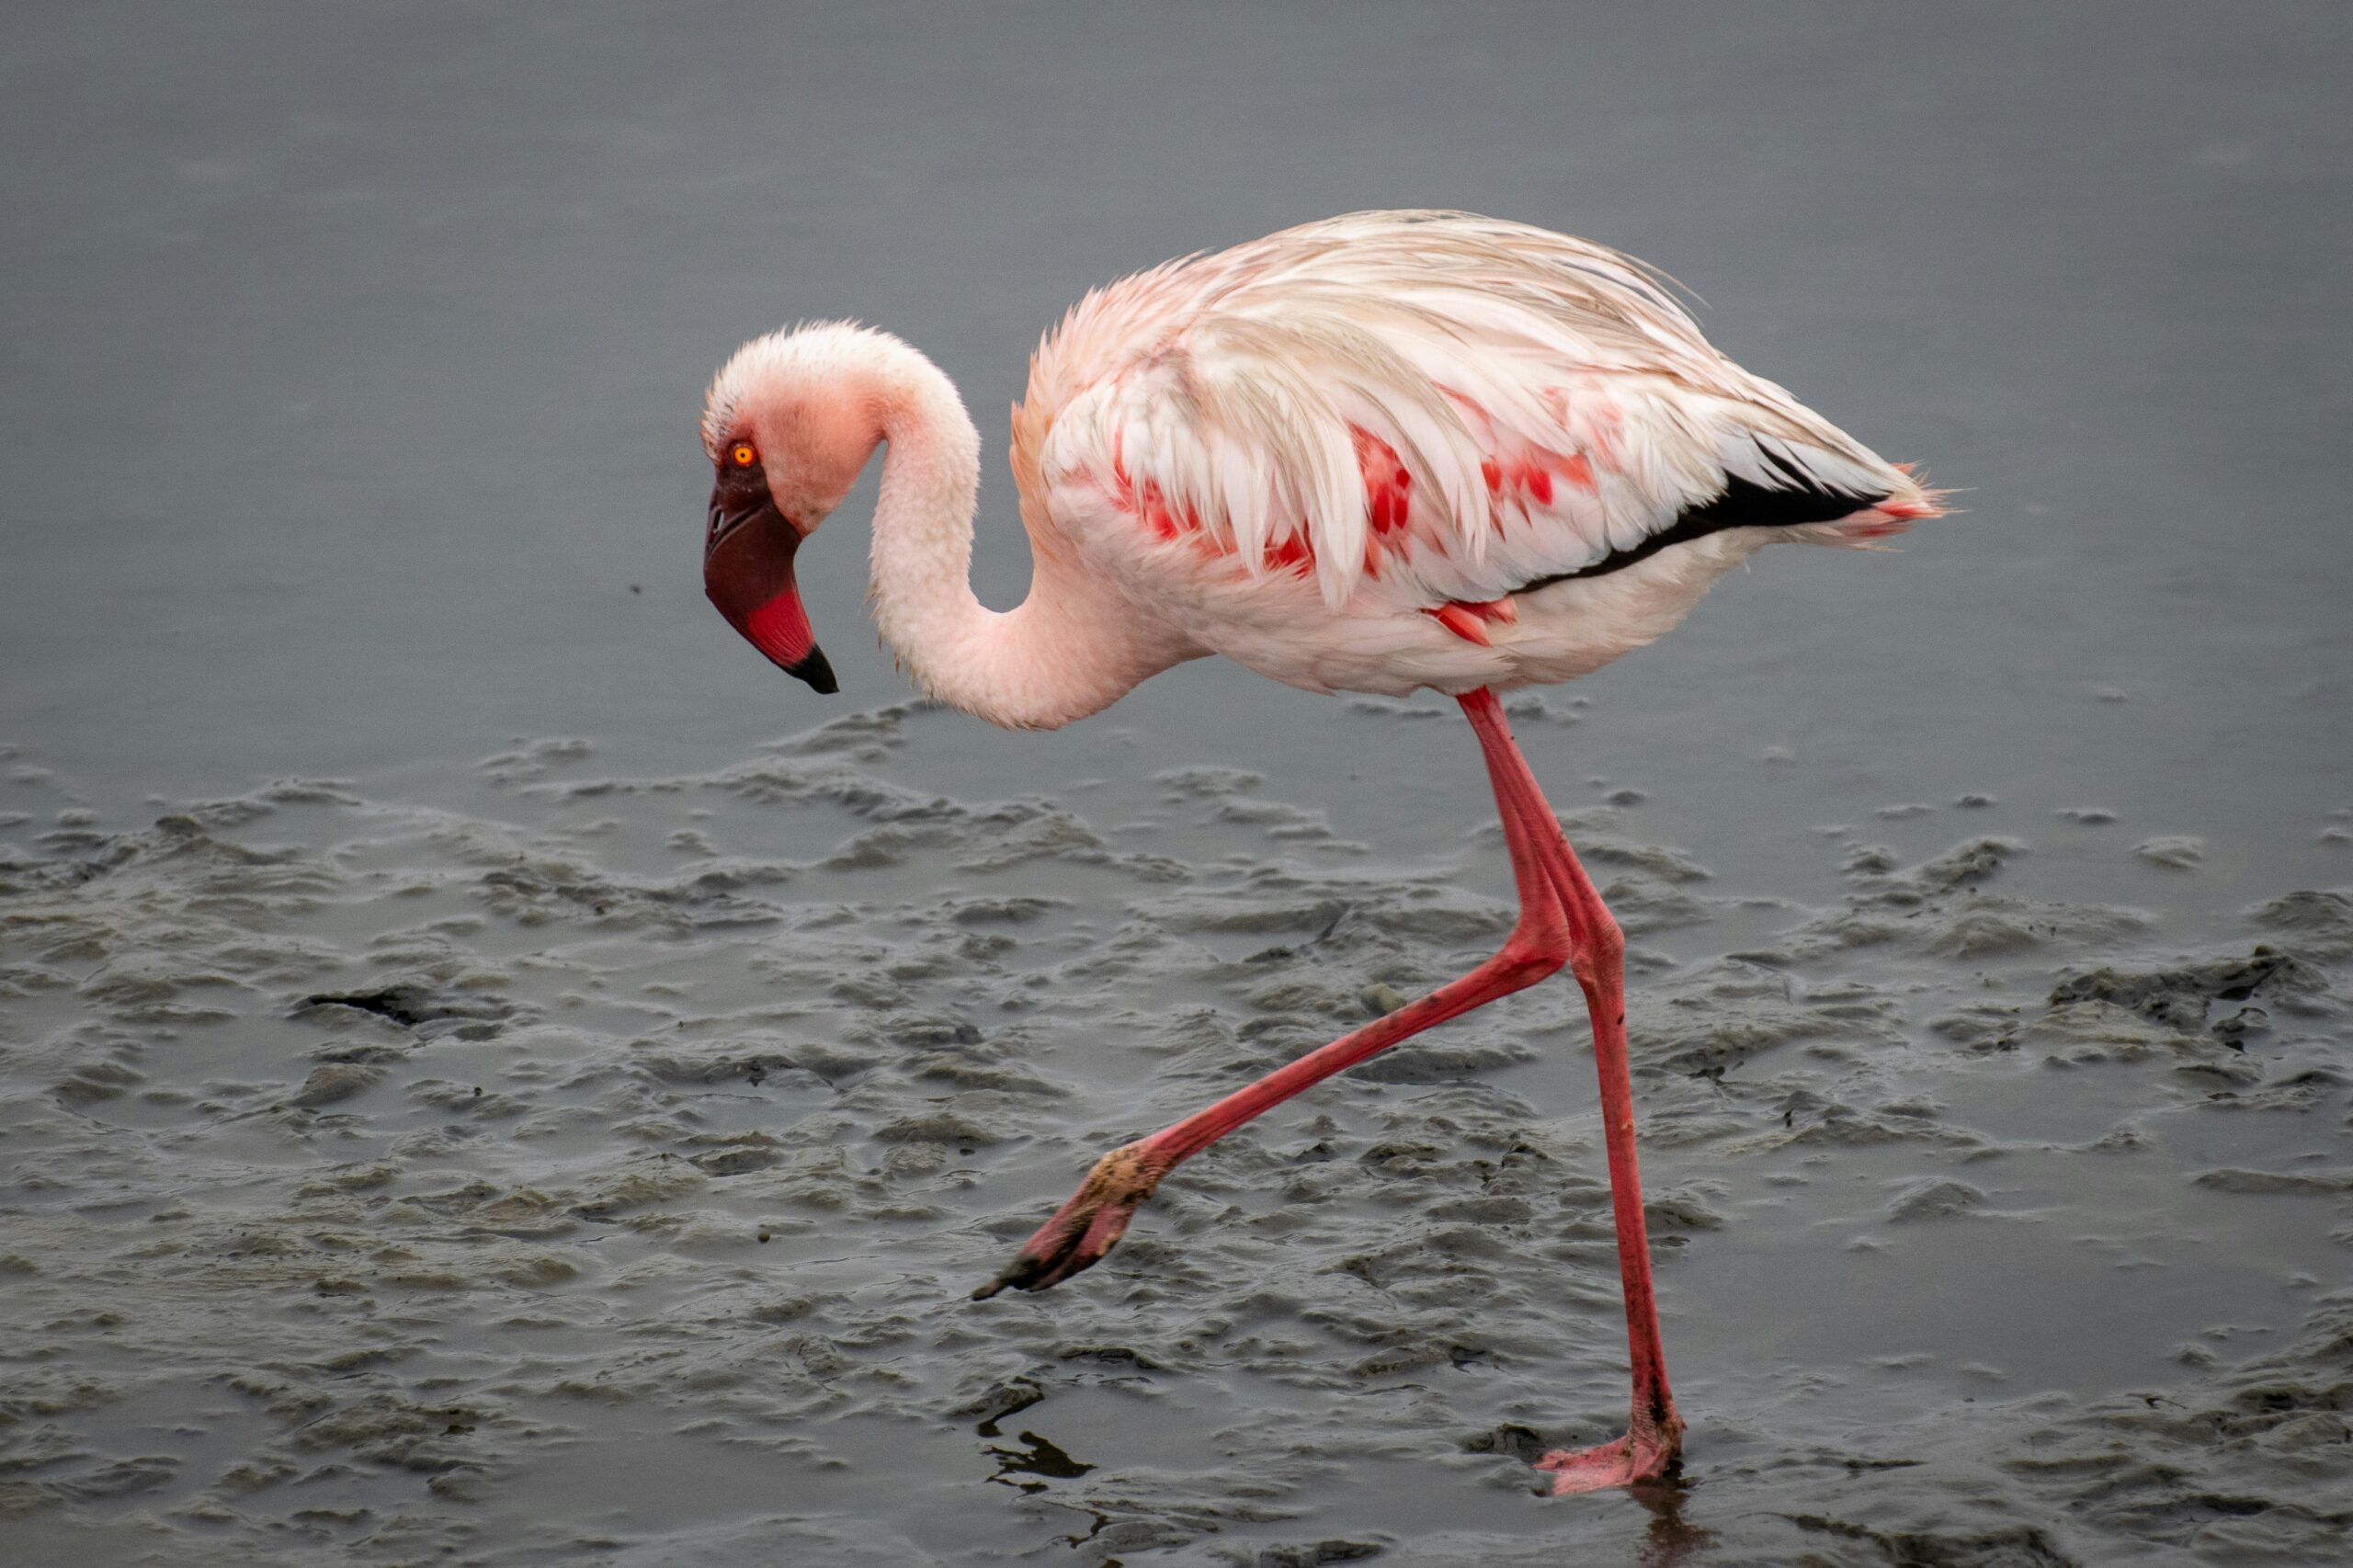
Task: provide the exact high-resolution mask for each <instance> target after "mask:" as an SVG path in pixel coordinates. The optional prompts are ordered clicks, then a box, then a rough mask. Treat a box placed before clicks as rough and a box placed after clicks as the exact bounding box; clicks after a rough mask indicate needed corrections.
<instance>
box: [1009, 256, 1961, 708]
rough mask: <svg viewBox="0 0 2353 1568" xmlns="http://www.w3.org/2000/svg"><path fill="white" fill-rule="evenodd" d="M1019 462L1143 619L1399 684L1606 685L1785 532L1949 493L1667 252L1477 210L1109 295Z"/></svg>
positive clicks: (1062, 330) (1824, 529)
mask: <svg viewBox="0 0 2353 1568" xmlns="http://www.w3.org/2000/svg"><path fill="white" fill-rule="evenodd" d="M1014 472H1015V476H1016V479H1017V482H1018V483H1019V486H1020V489H1021V492H1022V497H1023V519H1024V521H1025V523H1026V524H1027V525H1028V527H1029V532H1030V535H1031V538H1032V540H1033V541H1034V542H1035V543H1036V545H1037V547H1038V548H1039V549H1040V550H1041V551H1072V552H1075V553H1076V554H1077V555H1078V556H1080V557H1081V558H1082V559H1083V560H1084V561H1085V562H1086V564H1087V568H1088V572H1089V574H1090V576H1091V577H1092V578H1093V579H1095V580H1097V581H1099V582H1103V583H1108V584H1111V585H1116V586H1117V588H1118V590H1119V591H1120V593H1121V594H1122V595H1123V596H1125V597H1126V598H1127V599H1128V600H1129V601H1131V604H1132V606H1133V607H1134V608H1135V609H1136V610H1138V611H1141V612H1142V613H1145V614H1150V615H1154V616H1158V617H1161V618H1163V619H1167V620H1169V621H1171V622H1174V623H1176V624H1181V625H1182V626H1183V627H1185V628H1186V629H1187V630H1188V633H1189V635H1190V636H1191V637H1192V638H1193V639H1194V640H1195V641H1197V642H1199V644H1200V645H1201V647H1202V648H1203V649H1204V650H1205V651H1208V652H1213V653H1223V654H1225V655H1227V656H1228V657H1231V658H1233V659H1235V660H1236V661H1238V662H1240V663H1242V664H1244V665H1248V666H1250V667H1251V668H1253V669H1256V670H1257V671H1259V672H1260V673H1262V674H1265V675H1267V676H1272V677H1274V678H1275V679H1278V680H1281V681H1284V682H1287V683H1289V684H1290V685H1293V686H1299V687H1306V688H1308V689H1311V690H1318V691H1328V690H1333V689H1348V690H1362V691H1375V692H1382V693H1388V694H1392V695H1394V694H1401V693H1404V692H1405V691H1409V690H1412V689H1414V688H1415V687H1423V686H1427V687H1434V688H1436V689H1438V690H1440V691H1445V692H1448V693H1449V694H1459V693H1461V692H1463V691H1467V690H1472V689H1475V688H1477V687H1496V688H1508V687H1517V686H1522V685H1528V684H1531V683H1543V682H1553V681H1561V680H1566V679H1570V678H1573V677H1574V676H1580V675H1585V674H1587V673H1589V672H1591V671H1592V670H1594V669H1596V668H1597V667H1599V666H1600V665H1604V664H1607V663H1608V662H1609V661H1610V660H1611V659H1614V658H1616V657H1618V656H1619V655H1620V654H1622V653H1626V652H1628V651H1629V650H1631V649H1632V648H1635V647H1638V646H1641V645H1642V644H1643V643H1645V642H1650V641H1651V640H1653V639H1654V638H1655V637H1657V636H1658V635H1660V634H1661V633H1662V632H1664V631H1667V630H1668V629H1669V628H1671V627H1672V626H1673V625H1674V624H1675V623H1676V622H1677V620H1679V619H1681V618H1682V616H1683V615H1684V614H1685V613H1686V612H1687V611H1688V609H1689V608H1690V607H1691V605H1692V604H1693V603H1694V602H1695V601H1696V600H1697V599H1698V597H1699V595H1700V594H1702V593H1704V592H1705V591H1706V589H1707V588H1708V586H1709V585H1711V584H1712V583H1713V582H1714V581H1715V579H1716V578H1717V577H1718V576H1720V575H1721V574H1722V573H1723V572H1724V571H1726V570H1727V569H1729V568H1730V567H1732V566H1733V565H1735V564H1737V563H1738V562H1741V561H1742V560H1744V559H1745V558H1746V557H1747V556H1748V555H1749V554H1750V553H1751V552H1752V551H1755V550H1756V549H1757V548H1759V547H1760V546H1762V545H1764V544H1766V543H1768V542H1770V541H1772V540H1777V539H1797V540H1807V541H1810V542H1816V543H1824V544H1844V545H1867V544H1869V543H1870V542H1872V541H1874V540H1879V539H1882V538H1884V537H1886V536H1887V535H1889V534H1892V533H1895V532H1900V531H1902V530H1903V529H1904V528H1906V527H1908V526H1909V524H1910V522H1911V521H1912V520H1913V519H1914V518H1916V517H1923V516H1926V515H1927V514H1928V513H1930V512H1931V511H1933V510H1934V501H1933V499H1932V498H1931V497H1930V495H1929V494H1927V492H1926V491H1924V490H1923V489H1922V488H1921V487H1920V486H1919V485H1918V484H1917V483H1915V482H1914V481H1913V480H1912V478H1911V477H1910V476H1909V475H1907V474H1906V473H1904V472H1902V471H1901V470H1898V469H1896V468H1894V467H1893V466H1892V465H1890V464H1889V463H1887V462H1885V461H1883V460H1881V459H1880V458H1878V457H1876V456H1874V455H1873V454H1872V453H1871V452H1870V451H1869V450H1867V449H1864V448H1863V447H1861V446H1860V445H1859V444H1858V443H1857V442H1856V441H1854V440H1853V439H1852V438H1851V437H1847V436H1846V435H1845V434H1843V433H1842V432H1840V431H1839V430H1838V429H1837V428H1836V427H1835V426H1832V425H1831V424H1830V423H1829V422H1828V421H1826V420H1824V419H1823V418H1822V417H1821V416H1820V415H1816V414H1814V413H1813V411H1812V410H1810V409H1807V408H1806V407H1804V406H1803V405H1802V404H1801V403H1798V402H1797V401H1796V400H1795V399H1794V398H1792V397H1791V396H1790V394H1789V393H1788V392H1785V391H1783V390H1782V389H1781V388H1779V387H1778V386H1775V385H1774V384H1773V383H1771V382H1769V381H1763V380H1761V379H1759V378H1757V377H1755V376H1752V375H1750V374H1748V373H1747V372H1746V371H1745V370H1743V369H1740V368H1739V367H1738V366H1736V365H1734V364H1733V363H1732V362H1731V361H1730V360H1728V359H1726V358H1723V357H1722V355H1720V354H1718V353H1717V352H1716V351H1715V350H1714V349H1713V348H1712V347H1710V346H1709V345H1708V343H1707V342H1706V340H1705V339H1704V338H1702V337H1701V336H1700V335H1699V330H1698V328H1697V327H1696V326H1695V325H1694V324H1693V323H1692V321H1691V319H1690V317H1689V316H1688V314H1686V313H1685V312H1683V311H1681V310H1680V309H1679V308H1677V305H1676V304H1675V302H1674V301H1673V300H1672V298H1671V297H1670V296H1669V295H1668V294H1667V293H1666V292H1665V290H1664V288H1663V287H1661V285H1660V283H1659V281H1658V280H1657V278H1655V276H1654V274H1652V273H1650V272H1649V271H1647V270H1646V269H1644V268H1643V267H1642V266H1641V264H1639V263H1637V262H1635V261H1633V260H1631V258H1628V257H1626V256H1620V255H1619V254H1618V253H1616V252H1614V251H1609V250H1606V249H1604V248H1602V247H1600V246H1598V245H1594V244H1587V243H1586V242H1584V241H1581V240H1574V239H1571V238H1568V237H1567V236H1564V235H1561V234H1555V233H1548V232H1547V231H1544V230H1541V229H1536V228H1530V227H1529V226H1527V225H1524V224H1518V223H1506V222H1496V221H1494V220H1490V219H1483V218H1474V217H1469V216H1466V215H1461V214H1449V213H1395V212H1376V213H1361V214H1357V215H1353V216H1349V217H1343V218H1336V219H1331V220H1328V221H1326V222H1320V223H1313V224H1308V225H1306V226H1304V227H1302V228H1297V229H1292V230H1289V231H1286V232H1285V233H1279V234H1275V235H1272V236H1270V237H1268V238H1267V239H1263V240H1259V241H1256V242H1255V243H1253V244H1245V245H1242V246H1238V247H1236V248H1234V249H1233V250H1230V251H1226V252H1222V253H1221V254H1218V255H1215V256H1206V257H1199V258H1196V259H1193V260H1189V261H1183V262H1176V263H1172V264H1171V265H1169V266H1167V267H1161V268H1159V269H1157V270H1155V271H1153V272H1148V273H1145V274H1142V275H1141V276H1139V277H1136V278H1129V279H1127V280H1125V281H1123V282H1121V283H1118V284H1114V285H1112V286H1111V287H1109V288H1108V289H1106V290H1101V291H1099V292H1097V293H1096V294H1093V295H1090V296H1089V297H1088V298H1087V299H1086V301H1084V302H1082V303H1081V304H1080V305H1079V306H1078V307H1077V308H1076V309H1075V310H1074V311H1073V312H1071V314H1070V316H1069V317H1068V318H1067V319H1066V320H1065V321H1064V322H1063V324H1062V325H1061V326H1060V327H1059V328H1058V329H1057V330H1056V331H1055V332H1054V333H1053V334H1052V335H1051V336H1050V337H1049V338H1048V339H1047V340H1046V342H1045V343H1044V344H1043V345H1042V346H1041V347H1040V350H1039V353H1038V355H1037V357H1036V358H1035V359H1034V360H1033V362H1032V369H1031V374H1030V382H1029V395H1028V397H1027V399H1026V400H1025V402H1024V403H1023V404H1022V405H1021V406H1020V407H1019V408H1017V410H1016V411H1015V414H1014ZM1728 499H1729V500H1731V501H1732V502H1733V503H1735V504H1732V505H1727V504H1726V503H1727V500H1728ZM1695 523H1696V525H1697V526H1693V525H1694V524H1695ZM1450 606H1461V607H1472V613H1471V614H1470V615H1468V616H1464V617H1450V616H1449V615H1448V614H1447V613H1446V611H1447V609H1448V608H1449V607H1450Z"/></svg>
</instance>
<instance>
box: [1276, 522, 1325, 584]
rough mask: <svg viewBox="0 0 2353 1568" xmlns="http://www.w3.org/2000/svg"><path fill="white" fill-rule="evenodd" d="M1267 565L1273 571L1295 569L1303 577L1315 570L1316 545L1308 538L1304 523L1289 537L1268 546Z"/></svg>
mask: <svg viewBox="0 0 2353 1568" xmlns="http://www.w3.org/2000/svg"><path fill="white" fill-rule="evenodd" d="M1267 568H1268V569H1269V570H1271V571H1276V572H1283V571H1295V572H1297V573H1299V574H1300V575H1301V576H1302V577H1304V576H1309V575H1312V574H1313V573H1314V571H1315V547H1314V546H1313V544H1310V543H1309V542H1308V540H1307V529H1306V527H1305V526H1304V525H1302V526H1301V528H1299V529H1298V530H1297V531H1296V532H1294V533H1293V534H1291V536H1290V538H1288V539H1285V540H1279V542H1277V543H1273V544H1269V545H1268V546H1267Z"/></svg>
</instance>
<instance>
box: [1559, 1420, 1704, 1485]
mask: <svg viewBox="0 0 2353 1568" xmlns="http://www.w3.org/2000/svg"><path fill="white" fill-rule="evenodd" d="M1682 1449H1683V1445H1682V1443H1681V1441H1680V1440H1679V1437H1678V1438H1677V1439H1662V1438H1661V1437H1658V1436H1657V1435H1656V1434H1653V1433H1632V1432H1630V1433H1628V1434H1627V1435H1626V1436H1625V1437H1620V1438H1618V1439H1617V1440H1615V1441H1614V1442H1608V1443H1603V1444H1601V1445H1599V1446H1598V1447H1597V1448H1590V1449H1554V1450H1552V1452H1551V1453H1549V1454H1546V1455H1545V1456H1544V1457H1543V1458H1542V1459H1540V1460H1537V1461H1536V1468H1537V1469H1539V1470H1540V1471H1549V1472H1550V1473H1551V1475H1552V1495H1553V1496H1555V1497H1565V1496H1567V1495H1569V1494H1571V1493H1575V1492H1600V1491H1603V1490H1605V1489H1607V1488H1608V1487H1612V1486H1640V1485H1643V1484H1644V1483H1650V1482H1657V1481H1666V1480H1669V1479H1671V1478H1672V1477H1673V1476H1674V1475H1675V1473H1676V1472H1677V1471H1678V1470H1680V1469H1681V1468H1682V1459H1681V1454H1682Z"/></svg>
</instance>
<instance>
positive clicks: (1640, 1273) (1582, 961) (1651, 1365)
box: [1461, 691, 1683, 1494]
mask: <svg viewBox="0 0 2353 1568" xmlns="http://www.w3.org/2000/svg"><path fill="white" fill-rule="evenodd" d="M1461 700H1462V708H1463V711H1464V712H1465V713H1467V714H1469V715H1470V718H1471V723H1472V727H1473V728H1474V729H1476V730H1477V731H1478V732H1479V738H1480V741H1481V743H1482V744H1483V746H1484V747H1485V749H1486V753H1487V756H1488V758H1489V761H1490V765H1491V767H1495V770H1496V774H1497V778H1496V797H1497V799H1498V800H1499V801H1501V802H1502V805H1503V810H1504V812H1506V815H1509V814H1510V813H1513V812H1518V813H1519V815H1520V818H1521V823H1522V827H1523V831H1524V832H1525V833H1526V835H1527V836H1528V840H1529V843H1530V844H1531V845H1533V846H1535V850H1536V854H1537V856H1538V858H1540V860H1541V861H1542V862H1543V864H1544V866H1545V869H1546V870H1547V871H1548V872H1549V873H1550V874H1551V876H1552V880H1553V885H1554V887H1555V888H1556V889H1557V890H1558V891H1559V892H1560V895H1561V899H1562V903H1563V910H1564V912H1565V913H1566V915H1567V916H1568V920H1569V940H1570V946H1571V958H1570V960H1569V961H1570V969H1571V972H1573V973H1574V975H1575V976H1576V980H1577V985H1578V987H1579V988H1580V989H1581V990H1583V991H1584V992H1585V999H1586V1012H1587V1013H1588V1015H1589V1016H1590V1017H1591V1018H1592V1021H1593V1056H1594V1064H1595V1066H1596V1068H1597V1070H1598V1072H1599V1074H1600V1077H1601V1117H1602V1139H1603V1142H1604V1144H1605V1146H1606V1147H1607V1149H1608V1158H1609V1197H1610V1203H1611V1206H1612V1207H1613V1208H1614V1209H1615V1210H1616V1214H1617V1221H1618V1271H1619V1277H1620V1279H1621V1280H1622V1282H1623V1284H1624V1287H1625V1293H1626V1343H1627V1350H1628V1358H1629V1360H1630V1361H1631V1364H1632V1368H1633V1382H1634V1391H1633V1392H1634V1398H1633V1414H1632V1417H1631V1421H1630V1422H1629V1424H1628V1426H1627V1432H1626V1436H1624V1437H1620V1438H1619V1439H1617V1440H1616V1441H1615V1442H1610V1443H1604V1444H1602V1445H1601V1446H1600V1447H1598V1448H1593V1449H1581V1450H1575V1451H1572V1450H1568V1449H1562V1450H1560V1451H1557V1452H1554V1453H1550V1454H1547V1455H1545V1456H1544V1457H1543V1458H1542V1459H1540V1460H1537V1468H1539V1469H1540V1470H1547V1471H1552V1473H1553V1484H1552V1489H1553V1491H1554V1493H1555V1494H1559V1493H1563V1492H1589V1491H1594V1490H1597V1489H1598V1488H1601V1487H1605V1486H1624V1485H1628V1484H1630V1483H1635V1482H1642V1481H1654V1480H1657V1479H1660V1478H1662V1477H1664V1476H1665V1475H1666V1474H1668V1473H1669V1472H1670V1471H1673V1470H1674V1469H1675V1468H1676V1465H1677V1456H1678V1455H1679V1454H1680V1453H1681V1451H1682V1447H1683V1418H1682V1416H1680V1415H1677V1413H1676V1409H1675V1395H1674V1392H1672V1391H1671V1390H1670V1389H1669V1388H1668V1386H1667V1381H1666V1353H1665V1349H1664V1347H1663V1346H1661V1345H1660V1342H1659V1332H1658V1298H1657V1294H1656V1292H1655V1290H1654V1288H1653V1286H1652V1283H1651V1251H1650V1235H1649V1229H1648V1226H1647V1225H1646V1224H1645V1222H1644V1221H1643V1178H1642V1173H1641V1171H1640V1169H1639V1168H1638V1166H1637V1164H1636V1160H1635V1155H1634V1086H1633V1079H1632V1077H1631V1074H1630V1073H1629V1072H1628V1070H1627V1060H1626V992H1625V953H1626V939H1625V937H1624V936H1623V935H1622V934H1620V931H1619V929H1618V922H1617V921H1616V920H1615V919H1613V918H1612V917H1611V915H1610V914H1609V910H1608V905H1606V904H1604V903H1602V901H1601V894H1600V892H1598V891H1597V890H1596V889H1595V887H1594V885H1593V881H1592V879H1590V878H1588V877H1587V876H1586V873H1585V868H1584V867H1583V866H1582V865H1580V864H1579V863H1578V861H1577V857H1576V851H1575V850H1574V849H1572V848H1570V847H1569V840H1568V835H1566V834H1564V833H1563V832H1562V831H1561V823H1560V819H1559V818H1558V817H1557V816H1555V815H1554V814H1553V812H1552V807H1551V806H1550V805H1549V804H1547V803H1546V801H1545V800H1544V794H1543V791H1542V790H1540V789H1539V788H1538V787H1537V783H1536V777H1535V775H1534V774H1532V773H1530V772H1529V768H1528V763H1527V759H1526V758H1524V757H1522V756H1520V754H1519V747H1518V745H1517V744H1514V743H1513V741H1512V738H1511V731H1510V729H1509V727H1508V726H1506V723H1505V722H1504V715H1503V708H1502V705H1501V704H1499V703H1498V702H1496V700H1495V694H1494V693H1493V692H1488V691H1477V692H1472V694H1471V695H1469V696H1467V697H1465V698H1463V699H1461Z"/></svg>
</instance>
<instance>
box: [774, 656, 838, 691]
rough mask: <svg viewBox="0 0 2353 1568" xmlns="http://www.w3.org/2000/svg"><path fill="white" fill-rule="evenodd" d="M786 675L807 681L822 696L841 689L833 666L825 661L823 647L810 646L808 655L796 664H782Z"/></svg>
mask: <svg viewBox="0 0 2353 1568" xmlns="http://www.w3.org/2000/svg"><path fill="white" fill-rule="evenodd" d="M784 673H785V674H786V675H789V676H794V677H795V678H797V679H800V680H805V681H807V682H808V683H809V686H810V688H811V689H812V690H813V691H816V692H818V693H819V694H820V695H822V696H825V697H831V696H833V695H834V693H835V692H837V691H839V690H841V688H842V686H841V682H839V681H837V680H835V678H834V666H833V665H829V664H827V663H826V662H825V651H824V649H823V648H812V649H810V650H809V653H808V656H807V657H806V658H804V659H802V660H801V662H800V663H799V664H797V665H785V666H784Z"/></svg>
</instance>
